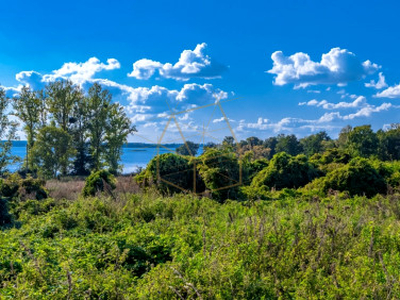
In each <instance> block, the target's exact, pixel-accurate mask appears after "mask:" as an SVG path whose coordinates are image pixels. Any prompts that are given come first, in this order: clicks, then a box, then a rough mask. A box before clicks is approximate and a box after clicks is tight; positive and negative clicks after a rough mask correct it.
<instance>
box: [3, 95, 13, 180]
mask: <svg viewBox="0 0 400 300" xmlns="http://www.w3.org/2000/svg"><path fill="white" fill-rule="evenodd" d="M9 104H10V101H9V99H8V98H7V97H6V93H5V91H4V89H2V88H0V174H3V173H4V172H5V171H6V170H7V167H8V165H9V164H10V163H14V162H16V161H17V157H16V156H14V155H12V154H11V148H12V141H13V140H15V139H16V138H17V136H16V130H17V124H16V123H15V122H12V121H11V120H10V119H9V117H8V110H9V109H10V107H9Z"/></svg>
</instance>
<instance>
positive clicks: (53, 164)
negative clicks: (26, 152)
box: [32, 124, 75, 178]
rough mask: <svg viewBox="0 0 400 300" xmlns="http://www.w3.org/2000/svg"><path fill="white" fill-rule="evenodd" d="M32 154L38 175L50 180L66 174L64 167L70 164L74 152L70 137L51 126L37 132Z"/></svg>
mask: <svg viewBox="0 0 400 300" xmlns="http://www.w3.org/2000/svg"><path fill="white" fill-rule="evenodd" d="M32 153H33V158H34V163H35V167H36V168H37V170H38V173H39V174H40V175H41V176H43V177H45V178H52V177H55V176H57V175H59V174H63V175H64V174H66V173H67V170H66V169H65V167H66V166H67V167H68V166H69V165H70V164H71V160H72V157H73V156H74V155H75V150H74V149H73V148H72V138H71V136H70V135H69V134H68V133H67V132H66V131H65V130H63V129H62V128H58V127H56V126H54V124H52V125H50V126H46V127H43V128H42V129H40V130H39V132H38V136H37V140H36V142H35V145H34V147H33V149H32Z"/></svg>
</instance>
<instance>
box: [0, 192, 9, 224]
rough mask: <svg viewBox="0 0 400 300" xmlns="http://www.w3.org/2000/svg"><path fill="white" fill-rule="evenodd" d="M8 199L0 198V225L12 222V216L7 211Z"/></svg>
mask: <svg viewBox="0 0 400 300" xmlns="http://www.w3.org/2000/svg"><path fill="white" fill-rule="evenodd" d="M7 202H8V201H7V200H6V199H2V198H0V227H3V226H5V225H8V224H11V223H12V216H11V214H10V213H9V212H8V203H7Z"/></svg>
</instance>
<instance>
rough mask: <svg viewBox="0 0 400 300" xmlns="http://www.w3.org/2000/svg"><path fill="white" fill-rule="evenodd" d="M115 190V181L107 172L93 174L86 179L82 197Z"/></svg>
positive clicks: (101, 171)
mask: <svg viewBox="0 0 400 300" xmlns="http://www.w3.org/2000/svg"><path fill="white" fill-rule="evenodd" d="M115 188H116V180H115V177H114V175H112V174H111V173H110V172H108V171H107V170H100V171H97V172H93V173H92V174H90V176H89V177H87V178H86V182H85V186H84V188H83V191H82V193H83V196H85V197H88V196H95V195H96V194H97V193H98V192H104V191H107V192H110V191H112V190H114V189H115Z"/></svg>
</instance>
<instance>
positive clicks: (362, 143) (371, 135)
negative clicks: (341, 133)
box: [346, 125, 378, 157]
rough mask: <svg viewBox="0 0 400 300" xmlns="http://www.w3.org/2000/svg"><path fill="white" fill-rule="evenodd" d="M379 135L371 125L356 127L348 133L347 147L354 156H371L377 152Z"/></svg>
mask: <svg viewBox="0 0 400 300" xmlns="http://www.w3.org/2000/svg"><path fill="white" fill-rule="evenodd" d="M377 147H378V137H377V136H376V133H375V132H374V131H373V130H372V129H371V125H363V126H357V127H354V128H353V129H352V130H351V131H350V132H348V133H347V144H346V148H347V149H348V150H349V152H350V154H351V155H353V156H361V157H369V156H371V155H373V154H376V153H377Z"/></svg>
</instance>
